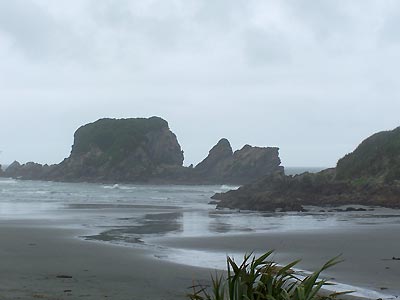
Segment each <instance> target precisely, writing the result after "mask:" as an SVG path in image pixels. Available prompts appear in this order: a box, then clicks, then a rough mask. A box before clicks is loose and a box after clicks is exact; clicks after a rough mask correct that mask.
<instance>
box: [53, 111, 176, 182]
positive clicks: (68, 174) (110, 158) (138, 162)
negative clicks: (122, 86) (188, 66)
mask: <svg viewBox="0 0 400 300" xmlns="http://www.w3.org/2000/svg"><path fill="white" fill-rule="evenodd" d="M182 164H183V152H182V150H181V147H180V145H179V143H178V141H177V138H176V136H175V134H173V133H172V132H171V131H170V129H169V127H168V123H167V122H166V121H164V120H163V119H161V118H157V117H152V118H149V119H121V120H115V119H101V120H98V121H96V122H94V123H91V124H87V125H85V126H82V127H81V128H79V129H78V130H77V131H76V132H75V135H74V145H73V147H72V151H71V155H70V157H69V158H67V159H65V160H64V161H63V162H62V163H61V164H59V165H58V166H57V167H56V168H55V169H54V170H53V172H52V174H51V177H52V178H51V179H58V180H72V181H82V180H88V181H137V182H146V181H148V180H149V179H151V178H153V177H154V176H155V173H157V172H160V170H159V169H164V168H169V167H181V166H182Z"/></svg>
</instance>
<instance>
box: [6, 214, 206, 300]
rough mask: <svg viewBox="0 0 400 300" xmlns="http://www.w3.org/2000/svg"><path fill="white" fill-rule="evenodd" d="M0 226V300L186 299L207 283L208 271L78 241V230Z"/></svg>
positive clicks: (125, 249)
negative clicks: (198, 283)
mask: <svg viewBox="0 0 400 300" xmlns="http://www.w3.org/2000/svg"><path fill="white" fill-rule="evenodd" d="M1 223H2V226H1V227H0V236H1V237H2V243H1V246H0V257H1V260H0V298H1V299H22V300H25V299H26V300H28V299H34V298H40V299H71V298H73V299H75V298H82V299H101V298H103V299H105V298H108V299H120V300H126V299H166V300H172V299H174V300H175V299H187V298H186V297H185V296H186V294H187V293H188V292H189V289H188V287H190V286H192V282H193V280H194V281H197V280H209V274H210V270H207V269H204V268H193V267H189V266H184V265H179V264H174V263H170V262H166V261H162V260H158V259H151V258H149V257H148V256H146V255H145V253H144V251H143V250H139V249H133V248H131V247H119V246H116V245H111V244H106V243H91V242H88V241H84V240H82V239H78V238H76V236H77V235H79V233H80V232H81V231H79V230H71V229H59V228H56V229H55V228H44V227H30V226H29V223H28V222H19V224H18V222H12V223H14V224H9V225H6V224H5V222H1ZM155 283H156V284H155Z"/></svg>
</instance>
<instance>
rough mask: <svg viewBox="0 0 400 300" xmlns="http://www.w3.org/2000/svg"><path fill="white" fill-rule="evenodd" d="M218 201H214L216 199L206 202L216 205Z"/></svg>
mask: <svg viewBox="0 0 400 300" xmlns="http://www.w3.org/2000/svg"><path fill="white" fill-rule="evenodd" d="M218 203H219V201H216V200H213V201H210V202H208V204H210V205H217V204H218Z"/></svg>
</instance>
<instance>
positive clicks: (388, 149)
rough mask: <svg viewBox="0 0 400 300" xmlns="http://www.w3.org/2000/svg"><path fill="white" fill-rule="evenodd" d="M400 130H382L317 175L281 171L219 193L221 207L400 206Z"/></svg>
mask: <svg viewBox="0 0 400 300" xmlns="http://www.w3.org/2000/svg"><path fill="white" fill-rule="evenodd" d="M399 158H400V129H399V128H397V129H395V130H393V131H388V132H381V133H377V134H375V135H373V136H371V137H369V138H368V139H366V140H365V141H363V142H362V143H361V144H360V146H359V147H358V148H357V149H356V150H355V151H354V152H352V153H351V154H348V155H346V156H345V157H344V158H342V159H340V160H339V161H338V164H337V167H336V168H333V169H327V170H324V171H321V172H319V173H316V174H311V173H304V174H301V175H296V176H285V175H284V174H283V173H279V172H278V173H275V174H272V175H269V176H266V177H264V178H262V179H260V180H258V181H255V182H253V183H251V184H248V185H244V186H243V187H241V188H239V189H238V190H237V191H230V192H227V193H224V194H216V195H214V197H213V198H214V199H217V200H221V201H220V203H219V204H218V207H227V208H238V209H248V210H265V211H274V210H276V209H281V210H294V211H301V210H303V205H322V206H324V205H345V204H359V205H376V206H385V207H392V208H400V196H399V195H400V164H399Z"/></svg>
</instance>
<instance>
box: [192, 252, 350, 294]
mask: <svg viewBox="0 0 400 300" xmlns="http://www.w3.org/2000/svg"><path fill="white" fill-rule="evenodd" d="M272 253H273V251H269V252H267V253H265V254H263V255H261V256H260V257H258V258H256V257H255V256H254V255H253V254H250V255H245V256H244V260H243V262H242V264H240V265H237V264H236V263H235V262H234V260H233V259H232V258H231V257H228V258H227V265H228V272H227V278H226V279H225V278H224V276H223V275H221V276H218V275H216V276H215V277H213V276H212V277H211V279H212V286H211V287H206V286H204V285H196V286H193V287H192V288H193V293H192V294H189V295H188V297H189V298H190V299H191V300H264V299H267V300H314V299H331V298H334V297H336V296H338V295H341V294H347V293H350V292H344V293H335V294H331V295H329V296H324V297H323V296H321V295H319V294H318V293H319V292H320V290H321V288H322V287H323V286H324V285H328V284H329V283H327V281H326V280H325V279H319V277H320V274H321V272H323V271H324V270H326V269H328V268H330V267H332V266H334V265H336V264H337V263H339V262H340V260H339V257H335V258H333V259H331V260H329V261H328V262H327V263H326V264H324V265H323V266H322V268H320V269H319V270H318V271H316V272H314V273H313V274H311V275H309V276H307V277H305V278H303V279H300V278H298V277H297V276H296V275H295V273H294V271H293V269H292V268H293V267H294V266H295V265H297V264H298V263H299V260H297V261H294V262H292V263H290V264H288V265H286V266H283V267H281V266H279V265H278V264H277V263H275V262H273V261H271V260H269V257H270V256H271V254H272Z"/></svg>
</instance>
